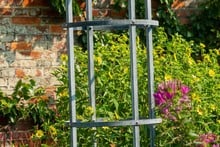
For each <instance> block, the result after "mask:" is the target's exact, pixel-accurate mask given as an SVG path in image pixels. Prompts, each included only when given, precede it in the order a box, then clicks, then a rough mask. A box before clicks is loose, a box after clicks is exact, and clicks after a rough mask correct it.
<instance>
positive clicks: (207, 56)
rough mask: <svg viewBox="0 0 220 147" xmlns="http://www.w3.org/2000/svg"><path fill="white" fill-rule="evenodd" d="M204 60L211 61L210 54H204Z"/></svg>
mask: <svg viewBox="0 0 220 147" xmlns="http://www.w3.org/2000/svg"><path fill="white" fill-rule="evenodd" d="M204 61H207V62H211V60H210V56H209V55H208V54H206V55H204Z"/></svg>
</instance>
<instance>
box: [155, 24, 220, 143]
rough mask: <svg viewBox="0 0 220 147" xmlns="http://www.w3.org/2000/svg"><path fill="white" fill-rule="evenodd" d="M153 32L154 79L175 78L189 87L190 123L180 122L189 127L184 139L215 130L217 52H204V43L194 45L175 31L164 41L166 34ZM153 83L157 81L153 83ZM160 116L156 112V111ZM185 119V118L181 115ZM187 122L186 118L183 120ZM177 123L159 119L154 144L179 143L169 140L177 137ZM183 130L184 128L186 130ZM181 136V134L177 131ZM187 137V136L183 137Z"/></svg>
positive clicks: (216, 121) (189, 140)
mask: <svg viewBox="0 0 220 147" xmlns="http://www.w3.org/2000/svg"><path fill="white" fill-rule="evenodd" d="M160 29H161V28H159V31H158V32H157V35H155V36H154V37H155V48H154V58H155V62H154V65H155V81H156V83H160V82H161V81H166V80H171V79H179V80H181V81H183V82H184V83H185V84H187V85H188V86H189V87H190V89H191V94H190V95H191V100H192V110H191V111H189V112H188V113H187V114H186V115H188V114H189V113H190V117H191V118H190V122H189V123H185V124H183V125H184V126H185V127H187V128H190V131H188V132H185V133H187V135H188V136H187V137H185V139H186V140H184V142H187V141H188V142H187V143H188V144H189V146H190V143H195V142H194V141H195V140H194V139H195V137H198V136H199V134H204V133H207V132H211V133H214V134H217V135H218V134H220V132H219V130H220V129H219V126H220V125H219V119H220V118H219V115H218V113H219V112H220V107H219V95H220V93H219V90H218V89H219V82H218V79H219V78H220V75H219V73H218V71H219V70H220V68H219V62H218V60H219V56H220V54H219V51H218V50H216V49H213V50H211V51H209V52H208V53H205V52H204V50H205V46H204V44H199V45H196V44H195V43H194V42H192V41H191V42H187V41H186V40H185V39H183V38H182V37H181V36H180V35H178V34H176V35H174V36H173V37H172V39H171V40H168V38H167V34H166V33H164V31H161V30H160ZM194 48H199V50H201V52H200V58H193V57H192V55H193V53H194V52H193V51H194V50H195V49H194ZM156 85H157V84H156ZM159 115H160V114H159ZM185 118H187V117H185ZM187 122H188V121H187ZM176 127H177V126H175V125H174V122H172V121H167V120H165V121H163V123H162V124H161V125H158V127H157V130H158V133H157V134H158V144H159V146H164V145H165V144H166V145H169V144H170V145H173V144H176V143H182V142H183V141H181V142H173V140H174V139H175V138H176V137H178V136H175V133H177V134H178V130H175V128H176ZM186 130H187V129H186ZM179 135H183V134H179ZM187 138H188V139H187Z"/></svg>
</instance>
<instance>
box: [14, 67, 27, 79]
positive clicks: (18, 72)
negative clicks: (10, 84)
mask: <svg viewBox="0 0 220 147" xmlns="http://www.w3.org/2000/svg"><path fill="white" fill-rule="evenodd" d="M15 76H16V77H17V78H24V77H25V72H24V70H23V69H20V68H18V69H16V70H15Z"/></svg>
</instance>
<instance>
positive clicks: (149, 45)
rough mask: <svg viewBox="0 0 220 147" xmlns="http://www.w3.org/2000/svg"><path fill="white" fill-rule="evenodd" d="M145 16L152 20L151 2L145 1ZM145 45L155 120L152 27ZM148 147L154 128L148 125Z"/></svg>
mask: <svg viewBox="0 0 220 147" xmlns="http://www.w3.org/2000/svg"><path fill="white" fill-rule="evenodd" d="M145 13H146V14H145V16H146V19H148V20H151V19H152V15H151V13H152V10H151V0H145ZM146 36H147V37H146V45H147V58H148V104H149V118H150V119H152V118H155V114H154V107H155V101H154V96H153V93H154V65H153V38H152V27H151V26H148V27H147V28H146ZM149 127H150V146H151V147H154V142H155V126H154V125H150V126H149Z"/></svg>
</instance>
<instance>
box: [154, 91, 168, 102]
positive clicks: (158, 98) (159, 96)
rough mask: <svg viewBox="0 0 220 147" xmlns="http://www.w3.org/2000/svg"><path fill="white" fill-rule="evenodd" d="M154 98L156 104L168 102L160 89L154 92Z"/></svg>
mask: <svg viewBox="0 0 220 147" xmlns="http://www.w3.org/2000/svg"><path fill="white" fill-rule="evenodd" d="M154 98H155V103H156V105H161V104H163V103H165V102H166V100H165V98H164V95H163V93H162V92H160V91H159V92H157V93H155V94H154Z"/></svg>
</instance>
